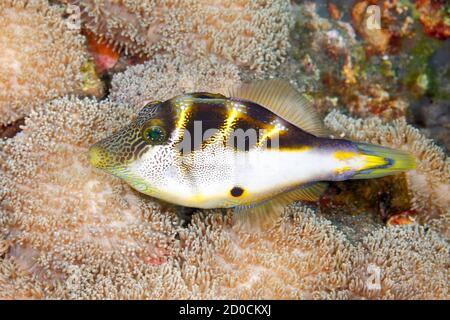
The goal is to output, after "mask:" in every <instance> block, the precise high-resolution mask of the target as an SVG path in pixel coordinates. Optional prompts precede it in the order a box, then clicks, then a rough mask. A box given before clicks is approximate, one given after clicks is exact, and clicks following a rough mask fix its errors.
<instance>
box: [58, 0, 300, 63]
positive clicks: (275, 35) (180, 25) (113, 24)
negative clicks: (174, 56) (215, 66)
mask: <svg viewBox="0 0 450 320" xmlns="http://www.w3.org/2000/svg"><path fill="white" fill-rule="evenodd" d="M63 2H68V3H71V4H75V5H78V6H80V8H81V18H82V21H83V25H84V27H85V28H86V29H87V30H89V31H91V32H93V33H94V34H95V35H97V36H99V37H100V38H101V39H103V40H104V41H105V42H107V43H111V44H113V45H114V46H115V47H117V48H120V49H123V50H124V51H125V53H130V54H138V55H143V56H152V55H153V54H155V53H156V52H161V51H166V52H172V53H178V52H180V51H185V52H189V54H192V55H197V56H204V55H205V54H213V55H217V56H218V57H219V58H220V59H224V60H228V61H232V62H233V63H235V64H237V65H240V66H245V67H249V68H251V69H257V70H262V69H266V68H274V67H275V66H277V65H278V64H279V62H280V61H282V59H283V57H284V55H285V54H286V52H287V48H288V46H289V41H288V38H289V26H290V24H291V14H290V4H289V1H287V0H271V1H263V2H261V1H256V0H241V1H233V0H227V1H220V2H219V1H216V0H188V1H182V2H180V1H176V0H170V1H161V0H144V1H122V0H121V1H111V0H90V1H79V0H68V1H63Z"/></svg>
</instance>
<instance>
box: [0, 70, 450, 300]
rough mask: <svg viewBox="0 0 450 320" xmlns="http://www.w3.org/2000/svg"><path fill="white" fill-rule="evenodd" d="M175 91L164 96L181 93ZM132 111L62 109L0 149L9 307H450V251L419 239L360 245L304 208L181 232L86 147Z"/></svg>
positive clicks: (84, 105) (216, 219) (3, 289)
mask: <svg viewBox="0 0 450 320" xmlns="http://www.w3.org/2000/svg"><path fill="white" fill-rule="evenodd" d="M194 80H195V79H194ZM173 81H175V82H174V83H173V84H172V86H169V87H168V89H167V90H168V91H170V90H174V88H178V90H182V87H181V86H180V87H177V86H178V83H177V82H176V79H175V78H173ZM180 84H182V82H180ZM209 90H213V88H209ZM159 94H161V95H163V93H162V91H161V92H160V93H159ZM153 95H156V93H154V94H153ZM134 109H135V108H134V107H132V106H129V105H125V104H112V103H111V102H108V101H105V102H100V103H98V102H94V101H92V100H89V99H84V100H80V99H77V98H62V99H58V100H54V101H52V102H49V103H48V104H46V105H43V106H40V107H38V108H36V110H35V111H33V112H32V113H31V115H30V116H29V117H28V118H26V121H25V126H24V129H23V131H22V132H21V133H20V134H19V135H16V136H15V137H14V138H11V139H8V140H4V141H1V142H0V167H1V169H2V171H1V173H0V178H1V179H2V181H3V184H2V185H1V187H0V188H1V189H0V198H1V199H2V201H1V203H0V239H1V240H0V250H1V251H0V296H1V297H2V298H18V297H22V298H36V299H40V298H72V299H80V298H81V299H87V298H94V299H100V298H140V299H161V298H171V299H176V298H185V299H199V298H278V299H279V298H290V299H298V298H313V299H319V298H334V299H336V298H339V299H349V298H410V297H414V298H425V297H433V298H446V292H447V291H446V290H445V288H446V287H445V286H446V285H447V282H446V279H447V278H446V270H447V269H446V267H447V266H446V265H445V263H446V262H447V260H446V259H444V257H446V256H445V250H446V248H447V245H446V244H445V242H444V241H442V240H441V239H440V238H439V237H438V235H437V234H436V233H434V231H432V230H429V231H427V232H425V231H424V229H423V228H422V227H416V228H417V229H411V231H410V229H393V228H382V229H380V230H378V231H376V232H375V233H374V234H372V235H370V236H368V237H366V238H364V239H363V240H362V241H360V242H356V243H355V242H353V241H349V240H348V239H347V237H346V236H345V234H344V233H342V231H340V230H338V229H337V228H336V226H334V225H333V224H331V223H330V222H329V221H328V220H327V219H325V218H324V217H319V216H317V215H316V213H315V212H314V210H313V209H311V208H306V207H304V206H302V205H293V206H290V207H288V208H287V209H286V212H285V214H284V215H283V217H282V219H281V220H280V221H279V223H278V224H277V225H276V226H274V227H273V228H272V229H269V230H265V231H263V232H260V233H250V234H249V233H245V232H242V231H240V230H238V229H237V228H234V227H232V225H231V221H232V219H231V216H230V212H228V213H227V214H226V215H223V213H222V212H220V211H203V212H197V213H195V214H194V215H193V217H192V220H191V221H190V223H189V224H188V225H187V226H186V227H183V226H182V225H183V223H182V221H180V220H179V218H178V217H177V216H176V215H175V213H174V211H173V210H172V209H170V208H165V209H164V207H163V206H161V205H159V204H157V203H155V202H154V201H153V200H151V199H150V198H148V197H146V196H143V195H140V194H138V193H137V192H135V191H132V190H131V189H130V188H129V187H128V186H127V185H125V184H124V183H122V182H121V181H120V180H119V179H116V178H114V177H111V176H109V175H107V174H103V173H101V172H97V171H95V170H94V169H92V168H91V167H90V166H89V164H88V163H87V159H86V151H87V149H88V147H89V145H90V144H91V143H92V142H93V141H96V140H98V139H101V138H102V137H104V136H107V135H109V134H110V133H111V132H112V131H114V130H116V129H117V128H119V127H120V126H122V125H123V123H124V122H127V121H128V120H130V119H132V117H133V116H134V114H135V110H134ZM398 261H401V262H398ZM368 262H371V263H373V264H376V265H377V266H378V267H380V268H381V272H382V277H381V291H380V292H377V293H373V292H372V291H368V290H369V289H370V288H369V289H368V288H367V277H368V273H367V268H368ZM412 283H414V285H415V286H414V288H413V287H412Z"/></svg>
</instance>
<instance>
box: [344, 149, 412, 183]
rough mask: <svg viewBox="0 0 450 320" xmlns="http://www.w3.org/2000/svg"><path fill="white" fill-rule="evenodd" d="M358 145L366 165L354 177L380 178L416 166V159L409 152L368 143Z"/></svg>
mask: <svg viewBox="0 0 450 320" xmlns="http://www.w3.org/2000/svg"><path fill="white" fill-rule="evenodd" d="M356 145H357V147H358V149H359V150H360V151H361V152H362V154H363V157H364V158H365V160H366V165H365V166H364V168H362V169H361V170H360V171H359V172H358V173H356V174H355V175H354V176H353V177H352V179H370V178H379V177H384V176H388V175H393V174H397V173H400V172H404V171H408V170H413V169H415V168H416V159H415V158H414V156H413V155H411V154H410V153H408V152H405V151H400V150H394V149H391V148H386V147H382V146H378V145H373V144H366V143H358V144H356Z"/></svg>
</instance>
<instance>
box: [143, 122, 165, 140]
mask: <svg viewBox="0 0 450 320" xmlns="http://www.w3.org/2000/svg"><path fill="white" fill-rule="evenodd" d="M142 137H143V138H144V140H145V141H147V142H148V143H150V144H161V143H163V142H164V141H166V139H167V133H166V130H164V128H163V127H161V126H149V127H147V128H145V129H144V130H143V131H142Z"/></svg>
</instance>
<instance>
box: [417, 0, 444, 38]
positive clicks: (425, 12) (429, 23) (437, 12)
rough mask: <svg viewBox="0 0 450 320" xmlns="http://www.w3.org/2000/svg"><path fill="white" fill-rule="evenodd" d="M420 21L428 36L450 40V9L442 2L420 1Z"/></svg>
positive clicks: (438, 0)
mask: <svg viewBox="0 0 450 320" xmlns="http://www.w3.org/2000/svg"><path fill="white" fill-rule="evenodd" d="M416 7H417V11H419V13H420V17H419V20H420V22H421V23H422V25H423V28H424V30H425V32H426V33H427V34H429V35H430V36H432V37H435V38H437V39H441V40H445V39H448V38H450V9H449V6H448V3H447V5H446V3H445V1H440V0H418V1H417V2H416Z"/></svg>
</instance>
